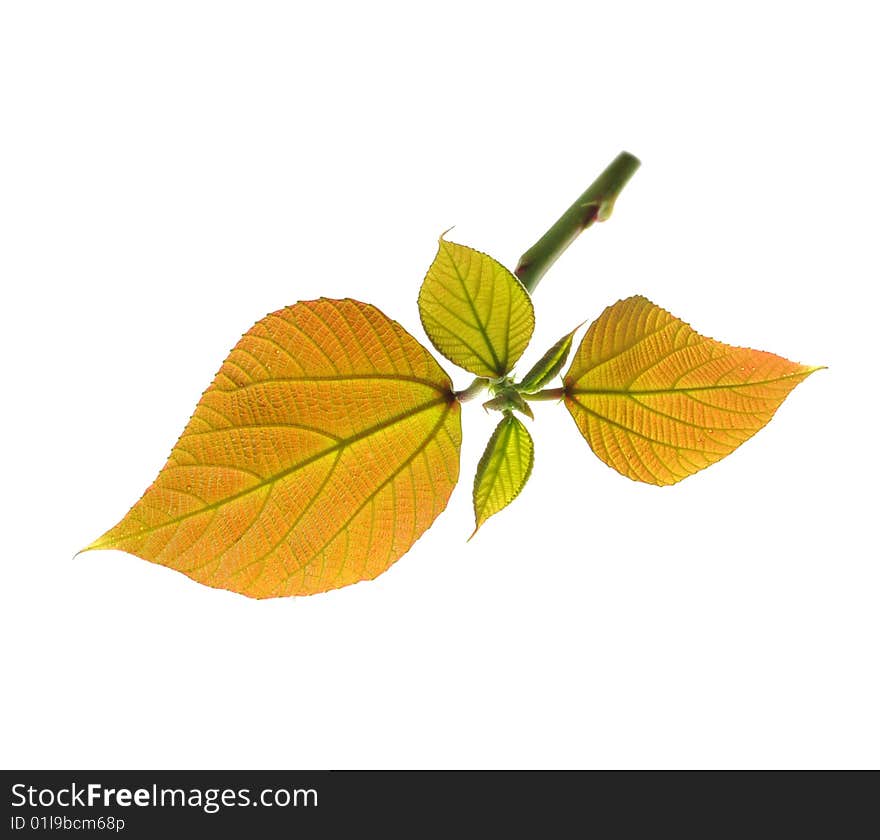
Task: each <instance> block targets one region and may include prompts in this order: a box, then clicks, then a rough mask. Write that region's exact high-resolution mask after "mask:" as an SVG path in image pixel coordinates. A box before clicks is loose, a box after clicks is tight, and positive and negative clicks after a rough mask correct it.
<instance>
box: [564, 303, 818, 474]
mask: <svg viewBox="0 0 880 840" xmlns="http://www.w3.org/2000/svg"><path fill="white" fill-rule="evenodd" d="M816 370H819V368H815V367H806V366H805V365H799V364H796V363H795V362H790V361H788V359H783V358H782V357H781V356H776V355H774V354H773V353H765V352H763V351H761V350H750V349H748V348H745V347H731V346H729V345H727V344H722V343H721V342H719V341H714V340H713V339H711V338H705V337H703V336H701V335H699V334H698V333H696V332H695V331H694V330H693V329H691V327H689V326H688V325H687V324H686V323H684V321H681V320H679V319H678V318H676V317H674V316H673V315H670V314H669V313H668V312H666V311H665V310H664V309H661V308H660V307H659V306H656V305H655V304H653V303H651V301H649V300H647V299H646V298H643V297H631V298H627V299H626V300H622V301H618V302H617V303H615V304H614V305H613V306H609V307H608V308H607V309H606V310H605V311H604V312H603V313H602V314H601V315H600V316H599V318H598V319H597V320H596V321H595V322H594V323H593V324H592V326H591V327H590V328H589V330H588V331H587V334H586V335H585V336H584V339H583V341H582V342H581V344H580V347H579V348H578V350H577V352H576V353H575V356H574V358H573V360H572V363H571V367H570V368H569V370H568V373H567V374H566V375H565V379H564V385H565V389H564V390H565V404H566V406H567V407H568V410H569V412H570V413H571V416H572V417H573V418H574V421H575V423H577V426H578V428H579V429H580V431H581V434H582V435H583V436H584V437H585V438H586V440H587V443H589V444H590V447H591V448H592V450H593V452H595V453H596V455H598V456H599V458H601V459H602V460H603V461H604V462H605V463H606V464H608V465H609V466H610V467H613V468H614V469H616V470H617V471H618V472H620V473H622V474H623V475H625V476H628V477H629V478H632V479H635V480H636V481H644V482H647V483H649V484H659V485H664V484H674V483H675V482H677V481H681V479H683V478H686V477H687V476H689V475H692V474H693V473H695V472H697V471H698V470H701V469H703V468H704V467H708V466H709V465H710V464H714V463H715V462H716V461H719V460H720V459H721V458H724V457H725V456H726V455H729V454H730V453H731V452H733V450H734V449H736V448H737V447H738V446H739V445H740V444H741V443H743V442H744V441H746V440H748V439H749V438H750V437H751V436H752V435H753V434H755V432H757V431H758V430H759V429H761V428H763V427H764V426H765V425H766V424H767V423H768V422H769V421H770V419H771V418H772V417H773V414H774V413H775V412H776V409H777V408H779V406H780V405H781V404H782V401H783V400H784V399H785V398H786V396H788V394H789V392H790V391H791V390H792V389H793V388H794V387H795V386H796V385H797V384H798V383H800V382H802V381H803V380H804V379H805V378H806V377H807V376H809V375H810V374H811V373H813V372H814V371H816Z"/></svg>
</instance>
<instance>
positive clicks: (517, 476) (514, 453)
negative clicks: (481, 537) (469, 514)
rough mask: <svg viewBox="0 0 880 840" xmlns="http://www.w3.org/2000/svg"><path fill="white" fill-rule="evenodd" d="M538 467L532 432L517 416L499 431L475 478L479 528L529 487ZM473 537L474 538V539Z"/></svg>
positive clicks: (508, 417) (504, 422)
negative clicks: (533, 471) (532, 475)
mask: <svg viewBox="0 0 880 840" xmlns="http://www.w3.org/2000/svg"><path fill="white" fill-rule="evenodd" d="M534 463H535V447H534V444H533V443H532V437H531V435H530V434H529V431H528V429H526V427H525V426H524V425H523V424H522V423H521V422H520V421H519V420H518V419H517V418H516V417H514V416H513V414H505V415H504V418H503V419H502V420H501V422H500V423H499V424H498V425H497V426H496V427H495V431H494V432H493V433H492V437H491V438H489V443H488V444H487V445H486V451H485V452H484V453H483V457H482V458H480V463H479V464H478V465H477V474H476V477H475V478H474V515H475V517H476V521H477V525H476V528H474V534H476V533H477V531H479V530H480V527H481V526H482V525H483V523H484V522H485V521H486V520H487V519H488V518H489V517H490V516H494V515H495V514H496V513H498V511H500V510H502V509H503V508H505V507H507V506H508V505H509V504H510V503H511V502H512V501H513V500H514V499H515V498H516V497H517V496H518V495H519V493H520V491H521V490H522V489H523V487H525V484H526V482H527V481H528V480H529V476H530V475H531V474H532V466H533V465H534ZM474 534H471V537H473V536H474Z"/></svg>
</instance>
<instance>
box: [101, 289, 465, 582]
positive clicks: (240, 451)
mask: <svg viewBox="0 0 880 840" xmlns="http://www.w3.org/2000/svg"><path fill="white" fill-rule="evenodd" d="M459 409H460V407H459V404H458V402H457V401H456V399H455V398H454V396H453V393H452V383H451V382H450V381H449V377H448V376H447V375H446V374H445V373H444V372H443V370H442V369H441V368H440V367H439V366H438V365H437V363H436V362H435V361H434V359H433V357H432V356H431V354H430V353H428V351H427V350H425V348H424V347H422V346H421V345H420V344H419V343H418V342H417V341H416V340H415V339H414V338H413V337H412V336H411V335H409V334H408V333H407V332H406V331H405V330H404V329H403V328H402V327H401V326H400V325H399V324H397V323H396V322H394V321H392V320H390V319H389V318H387V317H386V316H385V315H383V314H382V313H381V312H380V311H379V310H378V309H376V308H375V307H373V306H369V305H367V304H363V303H358V302H357V301H353V300H327V299H321V300H317V301H310V302H305V303H298V304H296V305H295V306H291V307H288V308H286V309H282V310H279V311H278V312H274V313H272V314H271V315H268V316H266V317H265V318H263V319H262V320H261V321H259V322H258V323H257V324H255V325H254V326H253V327H252V328H251V329H250V330H249V331H248V332H247V333H246V334H245V335H244V336H243V337H242V339H241V340H240V341H239V342H238V344H237V345H236V347H235V349H234V350H233V351H232V352H231V353H230V355H229V357H228V358H227V359H226V361H225V362H224V363H223V366H222V368H221V369H220V372H219V373H218V374H217V376H216V378H215V379H214V381H213V382H212V384H211V385H210V387H209V388H208V390H207V391H205V393H204V394H203V396H202V398H201V400H200V401H199V404H198V405H197V406H196V410H195V414H194V415H193V417H192V419H191V420H190V422H189V424H188V425H187V427H186V429H185V430H184V432H183V434H182V436H181V437H180V440H179V441H178V442H177V445H176V446H175V447H174V450H173V451H172V453H171V456H170V458H169V459H168V463H167V464H166V465H165V467H164V468H163V469H162V471H161V472H160V473H159V476H158V477H157V478H156V480H155V481H154V482H153V484H151V485H150V487H149V488H148V489H147V491H146V493H144V496H143V498H142V499H141V500H140V501H139V502H138V503H137V504H136V505H135V506H134V507H133V508H132V509H131V511H129V513H128V514H127V515H126V517H125V518H124V519H123V520H122V521H121V522H120V523H119V524H118V525H116V526H115V527H114V528H111V529H110V530H109V531H108V532H107V533H106V534H104V536H102V537H101V538H100V539H98V540H96V541H95V542H94V543H92V545H90V546H89V548H90V549H99V548H115V549H120V550H122V551H127V552H129V553H131V554H135V555H137V556H138V557H142V558H144V559H145V560H150V561H152V562H154V563H159V564H161V565H163V566H168V567H170V568H173V569H176V570H178V571H180V572H183V573H184V574H187V575H189V576H190V577H191V578H193V579H195V580H197V581H199V582H200V583H204V584H207V585H209V586H215V587H220V588H223V589H230V590H233V591H235V592H241V593H243V594H245V595H249V596H252V597H257V598H265V597H273V596H280V595H308V594H312V593H315V592H323V591H326V590H328V589H335V588H337V587H340V586H345V585H347V584H350V583H355V582H357V581H359V580H365V579H369V578H374V577H376V576H377V575H379V574H380V573H382V572H384V571H385V570H386V569H387V568H388V567H389V566H390V565H391V564H392V563H393V562H394V561H395V560H397V559H398V558H399V557H400V556H401V555H402V554H403V553H404V552H406V551H407V550H408V549H409V548H410V546H411V545H412V544H413V543H414V542H415V541H416V539H418V537H419V536H420V535H421V534H422V533H423V532H424V531H425V530H426V529H427V528H428V527H429V526H430V525H431V523H432V522H433V521H434V519H435V518H436V517H437V515H438V514H439V513H440V512H441V511H442V510H443V508H444V507H446V503H447V501H448V499H449V494H450V493H451V492H452V488H453V487H454V485H455V483H456V481H457V479H458V469H459V449H460V446H461V420H460V410H459Z"/></svg>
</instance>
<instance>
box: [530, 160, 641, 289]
mask: <svg viewBox="0 0 880 840" xmlns="http://www.w3.org/2000/svg"><path fill="white" fill-rule="evenodd" d="M640 165H641V162H640V161H639V159H638V158H637V157H634V156H633V155H631V154H630V153H629V152H621V153H620V154H619V155H618V156H617V157H616V158H615V159H614V160H613V161H612V162H611V163H610V164H609V165H608V168H607V169H606V170H605V171H604V172H603V173H602V174H601V175H600V176H599V177H598V178H596V180H595V181H593V183H592V184H590V186H589V187H587V189H586V191H585V192H584V193H583V195H581V196H580V198H578V200H577V201H575V203H574V204H572V205H571V207H569V208H568V210H566V211H565V212H564V213H563V214H562V215H561V216H560V217H559V219H557V221H556V223H555V224H554V225H553V227H551V228H550V229H549V230H548V231H547V232H546V233H545V234H544V235H543V236H542V237H541V238H540V239H539V240H538V241H537V242H536V243H535V244H534V245H532V247H531V248H529V250H528V251H526V252H525V253H524V254H523V255H522V256H521V257H520V258H519V265H517V267H516V271H515V272H514V274H516V276H517V277H519V279H520V281H521V282H522V284H523V286H525V287H526V289H528V290H529V292H533V291H534V290H535V286H537V285H538V282H539V281H540V280H541V278H542V277H543V276H544V274H545V273H546V272H547V269H548V268H550V266H551V265H553V263H554V262H556V260H557V259H558V257H559V255H560V254H561V253H562V252H563V251H564V250H565V249H566V248H568V246H569V245H571V243H572V242H574V240H575V239H577V237H578V235H579V234H580V233H581V231H584V230H586V229H587V228H588V227H589V226H590V225H591V224H593V222H604V221H605V220H606V219H608V217H609V216H611V211H612V210H613V209H614V202H615V201H616V200H617V196H618V195H620V191H621V190H622V189H623V188H624V186H626V182H627V181H629V179H630V178H632V176H633V173H635V171H636V170H637V169H638V168H639V166H640Z"/></svg>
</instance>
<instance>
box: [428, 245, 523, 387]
mask: <svg viewBox="0 0 880 840" xmlns="http://www.w3.org/2000/svg"><path fill="white" fill-rule="evenodd" d="M419 314H420V315H421V318H422V325H423V326H424V328H425V332H426V333H427V334H428V337H429V338H430V339H431V341H432V342H433V343H434V346H435V347H436V348H437V350H439V351H440V352H441V353H442V354H443V355H444V356H446V358H447V359H449V360H450V361H451V362H454V363H455V364H457V365H458V366H459V367H463V368H464V369H465V370H469V371H470V372H471V373H474V374H476V375H477V376H485V377H488V378H489V379H500V378H501V377H502V376H504V375H505V374H506V373H507V372H508V371H509V370H510V369H511V368H512V367H513V366H514V364H515V363H516V361H517V359H519V357H520V356H521V355H522V353H523V350H525V349H526V346H527V345H528V343H529V339H531V337H532V331H533V330H534V328H535V313H534V309H533V308H532V301H531V298H530V297H529V294H528V292H527V291H526V290H525V288H524V287H523V285H522V283H520V282H519V280H517V278H516V277H515V276H514V275H513V274H511V272H509V271H508V270H507V269H506V268H505V267H504V266H503V265H501V263H499V262H497V261H496V260H493V259H492V257H489V256H487V255H486V254H483V253H481V252H480V251H475V250H474V249H473V248H468V247H466V246H465V245H458V244H456V243H455V242H448V241H447V240H445V239H443V238H442V237H441V238H440V245H439V247H438V249H437V256H436V257H435V258H434V262H433V263H431V267H430V268H429V269H428V273H427V275H426V276H425V280H424V282H423V283H422V288H421V291H420V292H419Z"/></svg>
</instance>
